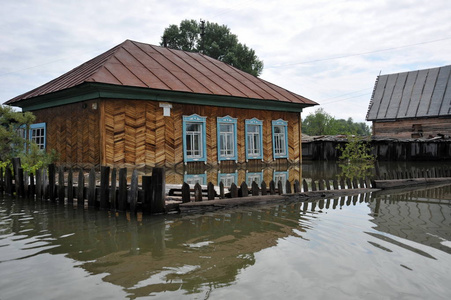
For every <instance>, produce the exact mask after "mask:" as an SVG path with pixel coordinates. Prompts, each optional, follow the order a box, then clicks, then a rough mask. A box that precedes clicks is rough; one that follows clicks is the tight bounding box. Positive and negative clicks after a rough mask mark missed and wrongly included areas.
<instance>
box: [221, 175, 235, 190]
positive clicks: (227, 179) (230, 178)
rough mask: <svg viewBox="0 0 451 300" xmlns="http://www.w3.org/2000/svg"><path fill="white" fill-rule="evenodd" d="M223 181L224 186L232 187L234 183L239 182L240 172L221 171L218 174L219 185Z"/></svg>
mask: <svg viewBox="0 0 451 300" xmlns="http://www.w3.org/2000/svg"><path fill="white" fill-rule="evenodd" d="M221 182H222V183H223V184H224V186H227V187H230V186H231V185H232V183H235V184H237V182H238V173H224V174H223V173H219V174H218V185H219V184H220V183H221Z"/></svg>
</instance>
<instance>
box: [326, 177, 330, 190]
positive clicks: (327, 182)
mask: <svg viewBox="0 0 451 300" xmlns="http://www.w3.org/2000/svg"><path fill="white" fill-rule="evenodd" d="M326 189H327V190H328V191H330V181H329V179H326Z"/></svg>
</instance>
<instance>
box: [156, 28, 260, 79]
mask: <svg viewBox="0 0 451 300" xmlns="http://www.w3.org/2000/svg"><path fill="white" fill-rule="evenodd" d="M201 26H203V25H202V22H197V21H196V20H183V21H181V22H180V26H177V25H174V24H173V25H170V26H169V27H168V28H166V29H165V30H164V33H163V36H162V37H161V43H160V45H161V46H163V45H164V43H165V40H166V44H167V46H168V47H169V48H171V49H177V50H183V51H188V52H202V53H203V54H205V55H208V56H210V57H212V58H214V59H217V60H220V61H222V62H225V63H227V64H230V65H231V66H233V67H235V68H238V69H240V70H242V71H245V72H247V73H249V74H252V75H254V76H259V75H260V74H261V72H262V71H263V62H262V61H261V60H259V59H258V57H257V56H256V55H255V51H254V50H253V49H251V48H249V47H247V46H246V45H245V44H241V43H240V42H238V37H237V36H236V35H235V34H233V33H231V32H230V29H229V28H228V27H227V26H226V25H219V24H217V23H211V22H208V21H207V22H206V23H205V24H204V26H205V31H204V34H203V37H202V34H201V31H202V30H201Z"/></svg>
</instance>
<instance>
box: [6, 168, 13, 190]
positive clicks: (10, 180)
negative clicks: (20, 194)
mask: <svg viewBox="0 0 451 300" xmlns="http://www.w3.org/2000/svg"><path fill="white" fill-rule="evenodd" d="M5 192H6V193H7V194H9V195H10V196H12V195H13V174H12V172H11V169H10V168H8V167H7V168H6V169H5Z"/></svg>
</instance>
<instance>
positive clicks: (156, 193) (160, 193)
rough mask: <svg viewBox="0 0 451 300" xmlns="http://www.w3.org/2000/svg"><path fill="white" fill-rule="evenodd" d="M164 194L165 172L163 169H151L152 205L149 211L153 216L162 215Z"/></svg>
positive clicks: (164, 207) (164, 208)
mask: <svg viewBox="0 0 451 300" xmlns="http://www.w3.org/2000/svg"><path fill="white" fill-rule="evenodd" d="M165 194H166V172H165V169H164V168H153V169H152V205H151V210H152V213H154V214H159V213H164V212H165V211H166V206H165Z"/></svg>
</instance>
